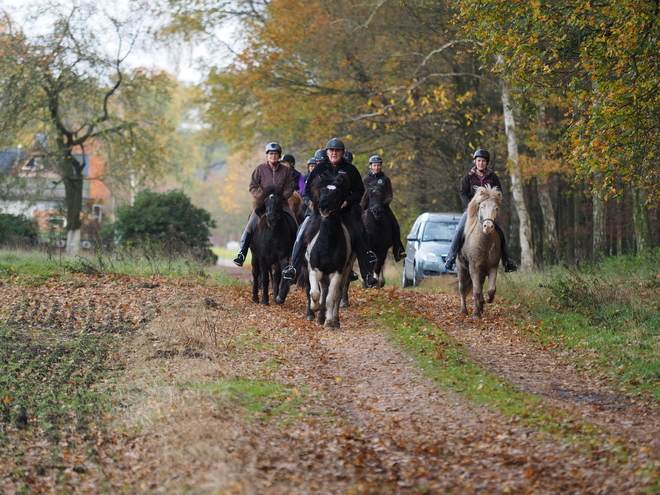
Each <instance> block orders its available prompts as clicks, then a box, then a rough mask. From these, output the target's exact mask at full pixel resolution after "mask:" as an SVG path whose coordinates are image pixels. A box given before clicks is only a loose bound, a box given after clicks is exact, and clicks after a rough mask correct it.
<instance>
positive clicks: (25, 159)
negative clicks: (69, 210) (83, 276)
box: [0, 135, 114, 248]
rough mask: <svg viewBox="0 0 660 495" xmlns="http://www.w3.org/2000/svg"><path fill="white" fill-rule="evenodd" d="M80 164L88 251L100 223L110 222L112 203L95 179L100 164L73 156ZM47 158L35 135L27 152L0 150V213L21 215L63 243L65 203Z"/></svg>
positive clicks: (90, 157) (99, 174)
mask: <svg viewBox="0 0 660 495" xmlns="http://www.w3.org/2000/svg"><path fill="white" fill-rule="evenodd" d="M74 156H75V158H76V159H77V160H78V161H80V162H81V163H84V169H83V176H84V177H85V179H86V180H84V182H83V202H84V204H83V232H82V241H81V244H82V246H81V247H83V248H91V247H92V244H91V240H92V239H93V238H95V233H96V232H98V229H99V228H100V226H101V224H102V223H103V222H104V221H107V220H110V221H112V220H113V219H114V201H113V198H112V195H111V193H110V190H109V189H108V188H107V187H106V185H105V184H104V183H103V182H102V181H101V180H100V179H99V177H102V175H103V163H102V162H101V160H100V159H99V158H98V157H96V156H95V155H93V154H90V153H85V154H84V155H83V154H82V153H78V154H75V153H74ZM56 170H57V168H56V164H55V163H54V162H53V160H52V158H50V157H49V156H48V152H47V149H46V147H45V139H44V138H43V137H42V136H41V135H37V137H36V138H35V143H34V145H33V146H32V148H31V149H30V150H28V151H21V149H20V148H18V149H16V150H9V151H7V150H5V151H0V173H1V174H2V181H1V182H0V184H1V185H0V213H10V214H13V215H21V214H22V215H24V216H26V217H27V218H33V219H35V220H36V221H37V222H38V225H39V231H40V232H41V233H42V235H44V236H50V237H54V238H55V239H54V240H56V241H57V243H58V244H60V245H63V243H65V242H66V203H65V191H64V183H63V182H62V181H61V179H60V176H59V175H58V174H57V172H56Z"/></svg>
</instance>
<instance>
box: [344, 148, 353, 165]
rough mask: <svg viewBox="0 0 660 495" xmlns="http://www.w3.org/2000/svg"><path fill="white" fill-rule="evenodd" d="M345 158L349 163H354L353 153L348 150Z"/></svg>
mask: <svg viewBox="0 0 660 495" xmlns="http://www.w3.org/2000/svg"><path fill="white" fill-rule="evenodd" d="M344 160H346V161H347V162H348V163H353V153H351V152H350V151H348V150H344Z"/></svg>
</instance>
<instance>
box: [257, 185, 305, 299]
mask: <svg viewBox="0 0 660 495" xmlns="http://www.w3.org/2000/svg"><path fill="white" fill-rule="evenodd" d="M283 205H284V196H283V193H282V188H281V187H280V186H278V185H272V186H268V187H267V188H266V189H264V190H263V192H262V193H261V194H260V195H259V196H258V197H257V199H256V200H255V203H254V211H255V213H256V214H257V215H258V216H259V223H258V225H257V229H256V231H255V232H254V237H253V238H252V243H251V244H250V250H251V251H252V301H253V302H259V283H260V282H261V289H262V291H261V304H262V305H263V306H268V304H269V297H268V285H269V283H270V282H271V281H272V283H273V296H274V299H275V304H283V303H284V301H285V300H286V296H287V295H288V294H289V286H290V284H289V282H288V281H286V280H283V279H282V268H283V267H284V266H286V265H287V263H288V259H289V255H290V254H291V249H292V248H293V242H294V240H295V237H296V225H295V222H294V220H293V218H291V216H290V215H288V214H287V213H285V212H284V209H283Z"/></svg>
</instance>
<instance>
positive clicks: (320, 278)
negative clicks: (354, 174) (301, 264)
mask: <svg viewBox="0 0 660 495" xmlns="http://www.w3.org/2000/svg"><path fill="white" fill-rule="evenodd" d="M349 189H350V184H349V183H348V178H347V177H346V176H345V174H339V175H337V176H336V177H326V176H321V177H319V178H318V179H317V180H316V183H315V184H314V185H313V191H314V213H313V214H312V218H311V219H310V221H311V222H312V223H311V225H310V227H309V228H308V230H307V236H308V237H307V238H308V242H307V252H306V255H305V256H306V259H307V270H308V277H309V278H308V280H309V285H308V290H309V293H308V294H309V295H308V303H309V308H308V309H309V310H310V311H311V312H313V313H316V321H317V322H318V323H319V324H321V325H324V327H325V328H339V305H340V302H341V299H342V295H343V294H344V290H345V288H346V287H347V285H348V276H349V273H350V271H351V265H352V264H353V260H354V259H355V253H354V252H353V248H352V243H351V236H350V233H349V231H348V229H347V228H346V226H345V225H344V224H343V222H342V220H341V217H340V209H341V205H342V203H343V202H344V199H345V198H346V196H347V195H348V191H349Z"/></svg>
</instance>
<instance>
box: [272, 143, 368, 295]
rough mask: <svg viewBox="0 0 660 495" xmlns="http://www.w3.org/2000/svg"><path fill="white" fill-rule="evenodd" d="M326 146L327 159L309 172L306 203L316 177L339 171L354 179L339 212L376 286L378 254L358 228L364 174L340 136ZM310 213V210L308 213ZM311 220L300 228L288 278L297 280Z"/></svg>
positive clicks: (284, 274)
mask: <svg viewBox="0 0 660 495" xmlns="http://www.w3.org/2000/svg"><path fill="white" fill-rule="evenodd" d="M325 148H326V149H325V151H326V154H327V159H325V160H322V161H321V162H320V163H318V164H317V165H316V167H315V168H314V170H312V172H311V173H310V174H309V178H308V179H307V184H306V185H305V192H304V194H303V201H304V202H305V203H309V202H310V201H312V199H313V191H312V183H313V182H314V179H315V178H316V177H318V176H320V175H322V174H328V173H329V174H330V175H331V176H336V175H338V174H346V175H347V176H348V179H349V182H350V192H349V194H348V196H347V197H346V200H345V201H344V203H343V204H342V206H341V209H340V212H339V214H340V216H341V219H342V221H343V223H344V225H346V227H347V228H348V231H349V233H350V236H351V239H352V243H353V246H354V249H355V251H356V252H357V259H358V264H359V266H360V272H361V274H362V278H363V280H364V281H365V283H366V285H367V286H368V287H374V286H375V285H377V284H378V280H376V278H375V277H374V276H373V273H372V270H373V268H372V267H373V264H374V263H375V262H376V255H375V254H374V253H373V252H372V251H367V245H366V243H365V241H364V237H363V236H362V234H361V232H360V230H359V229H358V225H357V218H356V216H355V214H354V213H353V207H354V206H356V205H358V204H359V202H360V199H362V196H363V194H364V184H363V183H362V177H360V172H359V171H358V169H357V168H355V166H354V165H351V164H350V163H348V162H347V161H346V160H345V159H344V151H345V149H346V148H345V146H344V143H343V142H342V141H341V140H340V139H337V138H332V139H330V141H328V143H327V144H326V147H325ZM319 151H321V150H319ZM317 153H318V152H317ZM310 213H311V212H310ZM310 213H308V215H309V214H310ZM308 219H309V216H308V217H307V218H306V219H305V221H304V222H303V223H302V224H301V225H300V228H299V229H298V235H297V236H296V242H295V244H294V245H293V253H292V254H291V265H289V266H287V267H286V268H285V269H284V270H282V277H284V278H285V279H287V280H294V279H295V278H296V275H297V273H298V272H299V271H300V266H301V264H302V260H303V257H304V252H305V240H304V236H305V230H306V228H307V223H308Z"/></svg>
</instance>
